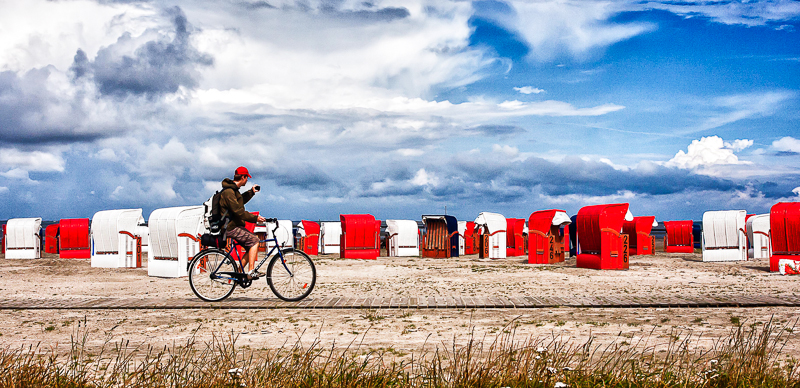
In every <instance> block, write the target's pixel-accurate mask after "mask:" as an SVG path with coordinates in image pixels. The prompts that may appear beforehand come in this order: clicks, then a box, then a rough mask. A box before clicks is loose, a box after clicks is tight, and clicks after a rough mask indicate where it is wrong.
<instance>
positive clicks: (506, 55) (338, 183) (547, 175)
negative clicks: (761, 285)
mask: <svg viewBox="0 0 800 388" xmlns="http://www.w3.org/2000/svg"><path fill="white" fill-rule="evenodd" d="M799 28H800V2H797V1H789V0H772V1H748V2H738V1H713V0H712V1H696V2H695V1H680V2H671V1H604V2H601V1H566V0H564V1H477V2H468V1H421V0H410V1H345V0H341V1H288V0H285V1H281V0H267V1H255V0H236V1H233V0H231V1H202V0H201V1H184V0H178V1H160V0H153V1H135V0H134V1H130V0H126V1H109V0H104V1H89V0H71V1H44V0H31V1H25V2H22V1H16V2H2V3H0V219H7V218H14V217H33V216H37V217H43V218H45V219H49V220H57V219H59V218H67V217H91V216H92V215H93V214H94V212H96V211H99V210H105V209H118V208H139V207H141V208H143V209H144V213H145V215H148V214H149V213H150V212H151V211H152V210H154V209H157V208H160V207H168V206H179V205H192V204H199V203H201V202H203V201H204V200H205V199H207V198H208V197H209V196H210V195H211V194H212V193H213V192H214V191H215V190H217V189H218V186H219V181H220V180H221V179H222V178H223V177H228V176H230V175H231V174H232V172H233V170H234V169H235V168H236V167H237V166H239V165H245V166H247V167H248V168H250V171H251V172H252V173H253V175H254V178H253V180H252V181H253V182H256V183H259V184H260V185H261V186H262V188H263V192H262V193H261V194H259V195H258V196H256V198H255V199H254V200H253V201H252V202H251V203H250V204H248V209H249V210H252V211H255V210H259V211H261V212H262V213H265V214H267V215H269V216H275V217H279V218H290V219H293V220H299V219H336V218H338V214H340V213H362V212H367V213H371V214H374V215H375V216H376V217H378V218H381V219H391V218H401V219H418V218H419V216H420V215H421V214H431V213H441V212H443V211H444V208H445V206H446V207H447V211H448V213H450V214H454V215H455V216H456V217H457V218H459V219H474V218H475V217H476V216H477V214H478V213H479V212H481V211H493V212H499V213H502V214H504V215H506V216H507V217H525V218H527V216H528V215H530V213H532V212H533V211H536V210H541V209H549V208H561V209H564V210H567V212H568V213H570V214H574V213H576V212H577V211H578V209H580V207H582V206H585V205H591V204H597V203H615V202H628V203H630V204H631V211H632V212H633V213H634V214H635V215H656V217H657V219H658V220H662V221H663V220H670V219H696V220H698V219H700V218H701V217H702V213H703V212H704V211H706V210H724V209H745V210H747V211H748V212H750V213H764V212H767V211H768V210H769V207H770V206H771V205H773V204H774V203H776V202H779V201H795V200H798V198H800V179H798V178H800V113H798V112H800V109H798V108H800V39H798V37H799V35H798V33H800V32H798V29H799Z"/></svg>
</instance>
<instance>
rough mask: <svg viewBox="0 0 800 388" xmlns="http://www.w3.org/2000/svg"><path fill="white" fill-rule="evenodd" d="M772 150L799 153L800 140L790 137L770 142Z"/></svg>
mask: <svg viewBox="0 0 800 388" xmlns="http://www.w3.org/2000/svg"><path fill="white" fill-rule="evenodd" d="M772 148H775V149H776V150H778V151H783V152H797V153H800V140H798V139H795V138H793V137H791V136H786V137H782V138H780V139H778V140H775V141H773V142H772Z"/></svg>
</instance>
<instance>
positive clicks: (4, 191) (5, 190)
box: [0, 186, 8, 194]
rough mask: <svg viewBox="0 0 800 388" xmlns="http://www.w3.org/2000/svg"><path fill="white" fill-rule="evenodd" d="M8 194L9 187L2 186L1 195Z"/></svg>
mask: <svg viewBox="0 0 800 388" xmlns="http://www.w3.org/2000/svg"><path fill="white" fill-rule="evenodd" d="M7 192H8V187H5V186H0V194H5V193H7Z"/></svg>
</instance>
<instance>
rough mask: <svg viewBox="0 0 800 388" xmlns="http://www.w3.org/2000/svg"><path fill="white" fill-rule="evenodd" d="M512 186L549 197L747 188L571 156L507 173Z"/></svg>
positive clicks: (656, 167)
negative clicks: (626, 167) (610, 164)
mask: <svg viewBox="0 0 800 388" xmlns="http://www.w3.org/2000/svg"><path fill="white" fill-rule="evenodd" d="M507 178H508V180H507V181H508V184H510V185H512V186H521V187H528V188H532V187H535V186H539V187H541V189H542V191H543V192H544V193H545V194H548V195H565V194H584V195H596V196H602V195H612V194H616V193H618V192H619V191H624V190H628V191H631V192H633V193H636V194H649V195H665V194H675V193H680V192H684V191H702V190H713V191H732V190H741V189H742V188H743V186H741V185H739V184H736V183H734V182H732V181H729V180H725V179H719V178H714V177H709V176H705V175H697V174H693V173H692V172H691V171H689V170H680V169H675V168H667V167H663V166H660V165H656V164H652V163H647V164H646V165H640V166H639V167H638V168H635V169H631V170H627V171H622V170H616V169H614V168H613V167H611V166H609V165H608V164H605V163H602V162H597V161H585V160H583V159H581V158H575V157H568V158H565V159H564V160H563V161H561V162H558V163H556V162H550V161H547V160H544V159H540V158H529V159H527V160H525V161H524V162H520V163H519V164H518V165H517V166H515V168H513V169H512V170H511V171H509V172H508V174H507Z"/></svg>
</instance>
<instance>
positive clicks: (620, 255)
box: [577, 203, 633, 270]
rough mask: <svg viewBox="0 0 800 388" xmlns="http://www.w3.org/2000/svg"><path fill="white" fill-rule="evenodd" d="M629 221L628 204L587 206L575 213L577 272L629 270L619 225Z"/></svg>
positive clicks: (625, 241)
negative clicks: (578, 245) (577, 251)
mask: <svg viewBox="0 0 800 388" xmlns="http://www.w3.org/2000/svg"><path fill="white" fill-rule="evenodd" d="M625 220H629V221H632V220H633V216H632V215H631V214H630V212H629V211H628V204H627V203H617V204H610V205H594V206H586V207H583V208H581V210H579V211H578V217H577V224H578V226H577V231H578V244H580V253H579V254H578V258H577V266H578V268H591V269H613V270H625V269H628V264H629V263H628V259H629V256H628V235H626V234H622V233H621V231H622V223H623V222H624V221H625Z"/></svg>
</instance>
